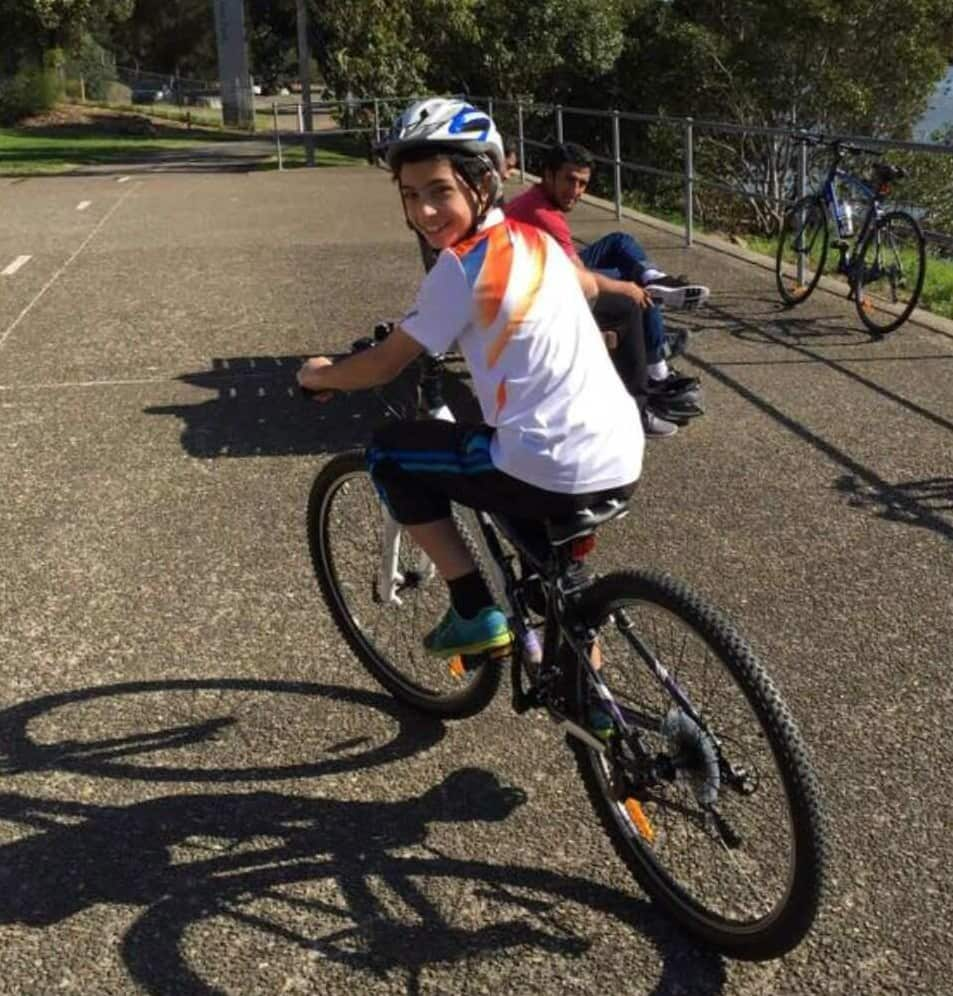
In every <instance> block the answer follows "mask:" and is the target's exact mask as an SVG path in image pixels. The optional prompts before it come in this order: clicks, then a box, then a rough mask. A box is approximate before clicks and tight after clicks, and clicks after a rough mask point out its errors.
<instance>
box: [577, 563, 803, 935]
mask: <svg viewBox="0 0 953 996" xmlns="http://www.w3.org/2000/svg"><path fill="white" fill-rule="evenodd" d="M658 577H659V576H648V575H645V576H643V575H626V574H622V575H617V576H615V577H614V578H607V579H604V582H603V584H604V587H605V589H606V592H607V594H602V593H601V591H600V590H599V584H600V582H597V585H596V586H594V589H593V593H592V594H591V595H590V597H591V599H592V600H593V603H596V602H597V601H598V599H599V597H600V596H601V597H603V598H604V599H605V600H606V601H607V602H610V604H611V607H612V612H613V613H614V614H615V615H616V617H617V618H621V619H625V620H627V622H628V624H631V626H632V627H633V629H632V630H631V635H632V636H633V637H634V638H635V639H634V640H633V639H630V638H629V635H628V625H625V626H616V625H613V624H612V622H611V621H610V620H609V619H608V612H606V613H605V615H603V614H602V613H600V612H599V611H598V610H597V609H596V608H594V607H593V608H589V609H587V618H600V619H605V620H606V621H605V622H603V623H602V625H601V626H600V627H599V636H598V639H599V641H600V645H601V646H602V649H603V656H604V660H605V667H604V668H603V670H602V672H601V675H600V677H601V678H602V680H603V681H604V682H605V683H606V685H607V687H608V689H609V692H610V694H611V695H612V697H613V698H614V699H615V700H616V702H617V704H618V705H619V706H620V708H621V709H622V711H623V717H624V719H626V720H627V721H629V722H627V723H626V729H627V731H628V732H625V733H621V732H619V731H617V732H616V733H615V734H614V735H613V736H612V737H610V739H609V740H608V749H607V750H606V751H604V752H598V751H594V750H589V749H587V748H584V747H579V748H577V756H579V757H580V763H581V770H582V772H583V777H584V779H586V781H587V785H588V786H589V787H590V795H591V796H593V797H594V799H596V798H598V799H599V800H600V801H599V803H598V805H599V806H601V807H604V809H603V813H604V819H605V820H606V824H607V826H608V827H609V829H610V833H611V834H612V835H613V836H614V837H615V839H616V842H617V844H618V846H619V847H620V853H621V854H622V855H623V857H624V858H625V859H626V861H627V862H628V863H629V865H630V867H631V868H632V870H633V871H634V872H635V874H636V876H637V877H638V878H639V881H640V883H641V884H642V885H643V886H645V887H646V888H647V889H648V890H649V892H651V893H652V894H653V895H655V897H656V898H658V899H662V900H664V902H665V904H666V906H667V908H668V909H669V911H670V912H673V913H674V914H675V915H676V916H677V917H678V918H679V919H680V920H682V922H683V923H685V924H686V925H687V926H689V928H695V929H698V930H699V931H700V932H701V933H702V934H703V935H704V936H706V937H708V938H709V939H710V938H711V936H712V934H713V933H715V934H717V935H718V937H719V939H720V940H721V941H724V942H725V943H726V944H728V943H729V942H730V943H731V944H737V945H738V946H739V947H740V946H742V945H743V944H746V943H753V942H752V941H751V939H752V938H753V937H755V936H757V935H759V934H762V933H763V934H764V935H765V936H769V935H771V934H772V933H773V932H774V931H775V930H778V931H783V930H784V929H785V928H782V927H780V926H777V925H778V924H781V923H783V922H784V916H783V914H784V913H785V912H786V911H787V910H788V907H789V906H796V905H797V903H796V902H795V901H794V900H793V899H792V895H793V894H794V893H795V892H801V893H803V891H804V890H805V888H808V889H809V891H810V890H813V891H812V892H811V895H810V899H811V901H812V902H815V903H816V899H817V889H818V888H819V882H820V876H821V871H820V864H821V857H820V848H821V847H822V844H821V843H820V840H821V837H820V829H819V827H820V822H819V817H818V816H817V802H816V798H815V797H811V801H810V802H809V803H808V805H807V807H806V808H807V812H808V816H807V817H805V816H804V814H803V812H802V810H803V808H804V807H803V806H800V805H799V806H798V807H797V808H798V815H797V817H795V815H794V812H795V809H794V804H793V803H792V800H791V792H792V791H793V790H792V789H791V788H790V786H789V784H788V781H787V779H788V778H789V777H792V776H791V775H790V772H791V771H792V770H794V771H795V772H796V774H795V775H794V776H793V777H795V778H796V780H797V786H798V787H797V791H798V792H799V793H800V792H802V791H806V792H808V793H810V792H813V791H814V783H813V776H812V775H811V774H810V770H809V769H807V768H806V762H805V761H804V760H803V747H802V746H801V744H800V741H799V739H798V738H797V733H796V731H795V730H794V727H793V724H792V723H791V720H790V717H789V716H788V715H787V713H786V711H785V710H784V708H783V706H782V705H781V704H780V701H779V699H778V698H777V693H776V692H775V691H774V690H773V688H772V687H771V685H770V682H769V681H768V679H767V678H766V676H765V675H764V672H763V670H762V668H761V666H760V664H759V663H758V662H757V660H756V659H755V658H754V657H753V655H752V654H751V652H750V650H748V649H747V647H746V645H745V644H744V643H743V641H742V640H741V639H740V637H738V636H737V634H736V633H735V632H734V631H733V630H732V629H731V628H730V625H729V624H728V623H727V622H725V621H724V620H722V619H720V617H716V616H715V615H714V613H713V612H712V611H711V610H708V609H706V608H705V607H704V606H703V605H702V603H701V602H700V601H699V600H698V598H697V596H694V595H692V594H691V592H689V591H688V589H687V588H685V587H684V586H682V585H680V584H679V583H678V582H675V581H673V580H672V579H671V578H662V579H661V580H658ZM610 582H613V583H618V584H619V586H621V585H622V583H623V582H626V583H627V584H628V585H629V589H628V590H629V591H630V592H631V594H630V595H629V596H628V597H627V598H623V597H622V596H620V595H619V593H618V591H616V590H615V589H614V588H612V589H611V591H610ZM638 643H641V644H642V645H644V647H645V650H646V651H647V652H648V653H649V654H650V655H651V656H652V657H653V658H655V659H657V660H658V662H659V663H660V664H661V665H662V667H663V668H664V669H665V671H666V672H667V674H668V676H669V678H670V679H672V680H674V681H675V682H676V683H677V692H678V694H676V689H674V688H672V687H670V686H669V683H668V681H667V680H666V679H664V678H660V677H659V676H658V675H657V674H655V673H653V670H652V666H651V664H647V662H646V660H645V658H644V654H642V653H640V652H638V651H637V649H636V645H637V644H638ZM693 714H694V715H695V716H697V717H699V720H700V724H701V725H699V722H696V721H695V720H694V719H692V718H691V717H692V715H693ZM624 738H633V739H637V743H633V744H632V746H631V748H627V747H626V744H625V740H624ZM782 756H783V757H784V758H785V761H784V762H783V763H782V761H781V759H780V758H781V757H782ZM646 759H647V760H646ZM742 771H743V772H744V773H745V782H744V785H742V784H741V783H740V782H739V780H738V779H739V777H740V775H734V774H733V773H735V772H739V773H740V772H742ZM783 772H788V774H787V775H786V774H784V773H783ZM805 785H806V786H807V788H806V789H805V788H804V786H805ZM804 819H812V820H815V822H814V824H813V825H812V827H811V829H810V832H809V835H808V839H809V840H810V841H811V842H812V846H813V845H814V844H815V843H816V845H817V850H816V851H815V852H814V853H812V854H811V855H810V856H809V858H808V859H805V858H804V855H803V853H799V845H797V844H796V838H795V825H796V822H797V821H799V820H804ZM646 827H647V828H648V832H647V830H646ZM802 840H803V837H802ZM801 849H803V845H801ZM805 862H806V863H805ZM799 872H800V875H799V874H798V873H799ZM805 876H806V878H805ZM799 881H800V882H801V883H802V884H800V885H798V882H799ZM804 882H807V885H805V884H803V883H804ZM799 902H801V901H798V903H799ZM815 908H816V907H815ZM790 915H791V917H794V916H795V915H798V916H802V912H801V911H800V910H798V911H797V912H796V913H791V914H790ZM812 917H813V910H811V911H809V912H808V914H807V915H803V916H802V923H801V926H799V927H798V928H797V930H798V931H799V932H800V933H799V935H798V936H800V935H801V934H803V932H804V930H806V929H807V927H806V923H807V922H809V920H810V919H811V918H812ZM792 936H793V928H792ZM742 938H745V940H742ZM789 941H790V937H788V938H787V939H785V940H783V941H782V940H777V939H776V940H775V941H774V942H772V943H777V944H778V945H779V946H780V947H782V948H784V949H785V950H786V949H787V947H786V945H787V944H788V943H789ZM766 943H767V942H766Z"/></svg>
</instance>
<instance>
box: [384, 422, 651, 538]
mask: <svg viewBox="0 0 953 996" xmlns="http://www.w3.org/2000/svg"><path fill="white" fill-rule="evenodd" d="M492 438H493V429H492V428H491V427H490V426H487V425H474V424H469V425H468V424H465V423H460V422H443V421H440V420H437V419H424V420H420V421H401V422H391V423H389V424H388V425H386V426H384V427H383V428H381V429H378V430H377V432H375V433H374V437H373V439H372V441H371V445H370V446H369V447H368V450H367V464H368V468H369V469H370V472H371V477H372V479H373V481H374V484H375V486H376V487H377V491H378V493H379V494H380V496H381V498H382V500H383V501H384V503H385V504H386V505H387V507H388V509H389V510H390V513H391V515H393V517H394V518H395V519H396V520H397V521H398V522H400V523H402V524H403V525H407V526H413V525H418V524H420V523H423V522H435V521H437V520H438V519H445V518H447V516H449V515H450V503H451V502H457V504H459V505H466V506H468V507H470V508H476V509H482V510H484V511H487V512H496V513H499V514H505V515H508V516H510V517H512V518H515V519H529V520H533V521H536V522H538V521H540V520H541V519H557V520H558V519H567V518H569V517H571V516H572V515H573V514H574V513H575V512H577V511H579V510H580V509H582V508H588V507H589V506H590V505H594V504H596V503H597V502H600V501H604V500H606V499H608V498H620V499H623V500H624V499H627V498H628V497H629V496H630V495H631V494H632V492H633V490H634V488H635V484H634V482H633V483H632V484H629V485H626V486H624V487H620V488H610V489H608V490H605V491H595V492H590V493H588V494H574V495H570V494H564V493H562V492H558V491H546V490H545V489H543V488H537V487H535V486H534V485H532V484H527V483H526V482H525V481H520V480H518V479H517V478H515V477H511V476H510V475H509V474H504V473H503V472H502V471H500V470H497V469H496V467H494V466H493V464H492V462H491V461H490V441H491V440H492Z"/></svg>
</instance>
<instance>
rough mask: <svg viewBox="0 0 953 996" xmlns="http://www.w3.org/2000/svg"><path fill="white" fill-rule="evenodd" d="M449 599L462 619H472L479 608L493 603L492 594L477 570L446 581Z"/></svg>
mask: <svg viewBox="0 0 953 996" xmlns="http://www.w3.org/2000/svg"><path fill="white" fill-rule="evenodd" d="M447 586H448V587H449V588H450V601H451V603H452V605H453V607H454V608H455V609H456V610H457V613H458V614H459V615H461V616H463V618H464V619H472V618H473V617H474V616H475V615H476V614H477V613H478V612H479V611H480V609H485V608H486V607H487V606H488V605H492V604H493V596H492V595H491V594H490V589H489V588H487V586H486V582H485V581H484V580H483V578H482V577H480V572H479V571H471V572H470V573H469V574H464V575H463V577H461V578H456V579H455V580H453V581H448V582H447Z"/></svg>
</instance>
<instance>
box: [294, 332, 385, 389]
mask: <svg viewBox="0 0 953 996" xmlns="http://www.w3.org/2000/svg"><path fill="white" fill-rule="evenodd" d="M395 326H396V322H378V323H377V324H376V325H375V326H374V331H373V335H372V336H369V335H364V336H361V338H360V339H355V340H354V342H352V343H351V352H352V353H363V352H364V350H365V349H373V348H374V347H375V346H376V345H378V343H381V342H383V341H384V340H385V339H386V338H387V337H388V336H389V335H390V334H391V332H393V331H394V328H395ZM298 388H299V390H300V391H301V393H302V394H304V395H307V396H308V397H311V398H313V397H316V396H317V395H319V394H332V393H333V392H331V391H314V390H312V389H311V388H310V387H305V386H304V385H303V384H299V385H298Z"/></svg>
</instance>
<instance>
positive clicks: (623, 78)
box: [614, 0, 953, 229]
mask: <svg viewBox="0 0 953 996" xmlns="http://www.w3.org/2000/svg"><path fill="white" fill-rule="evenodd" d="M951 51H953V6H951V5H950V4H949V2H948V0H893V2H892V3H890V4H870V3H866V2H864V0H652V2H649V3H644V4H639V5H637V6H636V7H634V8H633V11H632V18H631V19H630V21H629V23H628V26H627V29H626V46H625V49H624V52H623V55H622V57H621V58H620V60H619V61H618V63H617V67H616V73H615V79H614V84H615V92H616V93H617V94H620V95H623V96H625V95H627V96H628V97H629V98H630V99H631V98H632V97H634V98H635V101H634V102H633V103H630V106H631V107H632V109H633V110H640V111H643V112H648V113H665V114H672V115H691V116H693V117H695V118H696V119H708V120H717V121H727V122H731V123H733V124H736V125H737V124H740V125H742V126H744V125H749V126H751V127H752V128H754V127H776V128H792V127H797V128H807V129H810V130H815V131H822V132H824V133H827V134H836V133H841V134H845V133H852V134H862V135H871V136H875V137H893V138H907V137H909V134H910V129H911V126H912V124H913V123H914V122H915V121H916V119H917V118H918V117H919V115H920V114H921V113H922V111H923V109H924V107H925V106H926V101H927V99H928V97H929V94H930V92H931V91H932V89H933V87H934V85H935V83H936V81H937V80H938V79H939V78H940V77H941V76H942V74H943V72H944V71H945V68H946V65H947V58H948V55H949V53H950V52H951ZM697 134H698V140H697V147H696V163H695V165H696V173H698V174H699V175H701V176H707V177H710V178H716V179H719V180H722V181H724V182H727V183H732V184H737V185H742V186H744V187H745V188H746V189H747V190H748V191H750V193H751V194H752V196H751V198H750V199H749V200H748V202H747V203H743V202H742V201H740V200H739V199H738V198H737V197H734V196H732V195H726V194H724V193H721V192H718V191H717V190H714V189H712V188H711V187H709V188H707V189H706V188H705V187H704V186H701V187H700V188H699V191H700V192H699V195H698V207H699V209H700V210H701V212H702V214H703V216H707V217H708V218H709V220H713V221H716V222H719V223H725V224H736V223H738V222H739V221H741V220H743V219H744V218H747V220H748V223H750V224H752V225H754V226H755V227H758V228H762V229H767V228H770V227H771V226H772V225H773V224H774V222H775V220H776V217H777V210H776V207H775V204H774V203H773V202H767V203H766V202H765V201H763V200H761V199H760V197H761V196H764V197H768V198H777V197H783V196H785V195H787V194H789V193H790V190H791V186H792V166H793V162H794V149H793V146H792V145H791V143H788V142H786V141H783V140H772V139H768V138H765V137H760V136H756V135H753V134H751V133H750V132H749V133H746V134H745V133H742V134H737V133H729V132H721V133H718V132H713V131H710V130H703V129H700V128H699V129H697ZM676 138H677V136H676ZM630 141H631V142H633V143H634V144H636V145H637V146H638V147H639V150H640V151H641V152H642V154H643V155H642V157H641V158H642V159H643V161H645V159H646V157H647V159H648V162H649V164H650V165H658V162H659V159H658V158H657V157H656V153H661V154H662V155H664V156H666V157H667V158H668V163H667V165H668V168H672V167H673V164H674V163H677V162H678V159H679V156H678V153H677V149H676V152H675V156H674V159H673V157H672V152H673V149H672V139H671V133H670V135H669V136H668V137H666V138H664V139H660V138H659V136H657V135H656V136H655V137H654V138H653V136H652V135H651V134H650V133H649V132H648V130H647V129H643V130H642V131H641V132H639V133H637V134H636V135H635V136H634V137H633V138H632V139H630ZM676 146H677V142H676ZM653 185H654V186H655V187H656V188H657V189H665V187H666V185H665V184H664V182H663V183H661V184H659V183H658V182H647V183H646V184H645V186H646V187H648V188H651V187H652V186H653ZM668 188H671V184H669V185H668Z"/></svg>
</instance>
